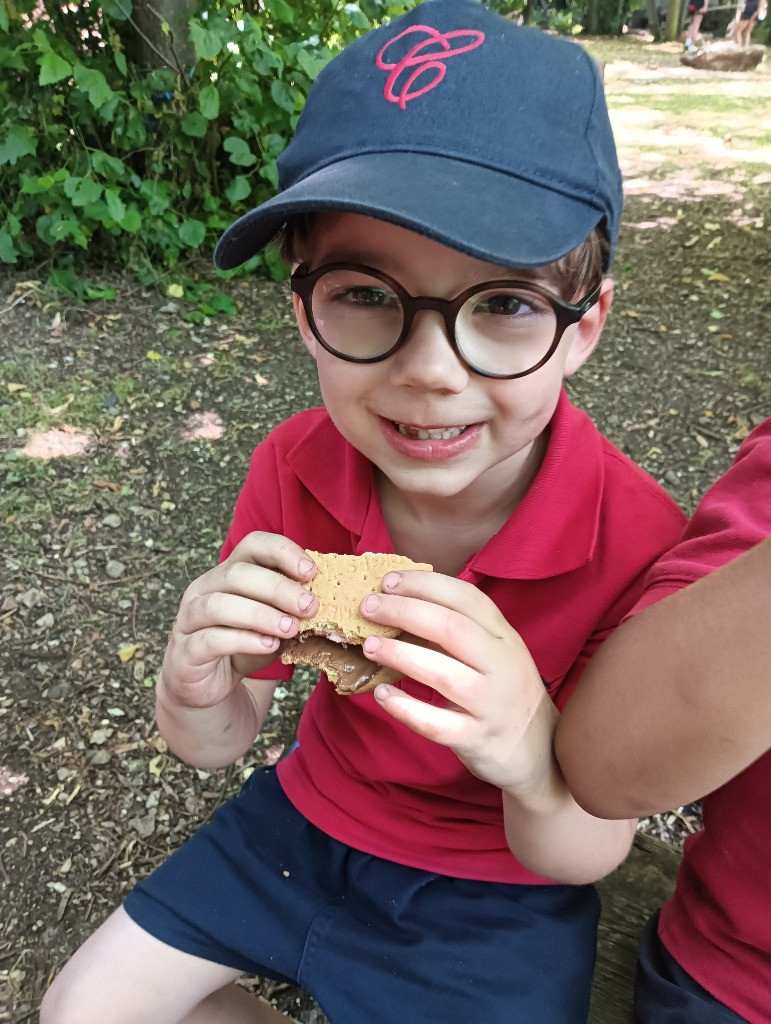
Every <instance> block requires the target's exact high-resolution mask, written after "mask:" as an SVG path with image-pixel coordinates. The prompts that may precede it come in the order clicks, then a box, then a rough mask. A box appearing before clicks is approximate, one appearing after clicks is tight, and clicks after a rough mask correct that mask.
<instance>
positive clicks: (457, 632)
mask: <svg viewBox="0 0 771 1024" xmlns="http://www.w3.org/2000/svg"><path fill="white" fill-rule="evenodd" d="M389 575H390V574H389ZM395 575H398V574H395ZM403 575H404V577H407V576H408V575H416V576H417V575H421V576H425V577H428V576H430V575H431V574H430V573H417V572H416V573H414V574H413V573H404V574H403ZM386 579H387V577H386ZM444 579H445V580H448V581H449V577H444ZM450 582H452V583H461V582H462V581H459V580H453V581H450ZM384 584H385V581H384ZM422 584H423V581H420V586H419V587H418V588H411V589H416V590H419V592H420V596H419V597H417V596H416V597H410V596H404V595H403V594H402V593H400V592H395V591H391V592H388V593H382V594H370V595H368V596H367V597H366V598H365V599H364V601H363V602H362V605H361V611H362V614H363V615H364V616H365V617H366V618H368V619H371V620H372V621H373V622H378V623H380V624H382V625H386V626H393V627H394V628H396V629H399V630H401V631H403V632H409V633H413V634H415V635H416V636H417V637H422V638H423V639H425V640H426V641H428V642H429V643H430V644H433V645H435V646H437V647H439V648H441V649H442V650H443V651H446V652H447V654H449V655H451V656H452V657H453V658H455V659H457V661H460V662H463V663H464V664H465V665H468V666H470V667H471V668H473V669H476V670H477V671H478V672H491V671H493V670H494V668H495V666H496V664H498V663H499V662H500V659H501V657H502V655H503V647H504V645H505V644H507V643H509V644H511V643H513V642H515V641H516V638H517V635H516V633H515V632H514V630H513V629H512V628H511V627H510V626H509V625H508V623H507V622H506V621H505V620H503V619H502V617H501V616H499V615H498V614H497V609H494V606H493V609H494V611H495V612H496V614H495V615H491V614H489V613H488V612H487V610H486V609H483V610H482V611H481V613H480V611H479V610H480V608H481V607H482V604H483V602H476V603H475V602H474V600H473V599H474V597H475V594H477V593H478V591H476V588H474V587H472V586H471V584H463V587H462V588H461V591H462V592H461V596H460V600H459V595H458V593H457V590H456V588H452V587H443V586H442V585H440V586H438V587H437V586H431V585H426V586H423V585H422ZM431 591H433V595H431ZM480 596H481V597H482V598H483V600H484V602H487V603H489V604H492V602H490V601H489V599H488V598H487V597H485V595H483V594H482V595H480ZM432 597H439V598H442V599H443V600H442V603H438V602H437V603H435V602H434V601H433V600H432ZM466 598H467V599H468V603H469V606H470V607H469V611H468V612H467V610H466V608H465V607H464V604H463V601H464V599H466ZM456 605H458V606H459V607H456ZM475 611H476V612H477V618H476V619H475V618H474V617H473V613H474V612H475ZM469 612H470V614H469ZM479 619H481V620H482V621H481V622H480V621H478V620H479ZM378 660H379V659H378Z"/></svg>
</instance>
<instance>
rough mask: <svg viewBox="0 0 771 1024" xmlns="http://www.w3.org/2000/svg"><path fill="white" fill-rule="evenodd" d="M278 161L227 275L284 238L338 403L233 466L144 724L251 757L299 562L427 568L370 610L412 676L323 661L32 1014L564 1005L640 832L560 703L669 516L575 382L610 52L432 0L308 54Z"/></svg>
mask: <svg viewBox="0 0 771 1024" xmlns="http://www.w3.org/2000/svg"><path fill="white" fill-rule="evenodd" d="M280 171H281V179H280V180H281V192H280V193H279V195H278V196H276V197H275V198H274V199H272V200H270V201H269V202H267V203H265V204H264V205H263V206H262V207H260V208H259V209H257V210H254V211H252V213H250V214H248V215H247V216H245V217H243V218H242V219H241V220H240V221H239V222H238V223H236V224H235V225H234V226H233V227H232V228H231V229H230V230H229V231H228V232H227V233H226V234H225V236H224V237H223V239H222V240H221V241H220V243H219V245H218V247H217V251H216V259H217V262H218V264H219V265H220V266H221V267H232V266H236V265H238V264H240V263H242V262H243V261H244V260H246V259H247V258H249V257H250V256H251V255H252V254H253V253H254V252H256V251H258V250H259V249H260V248H261V247H262V246H263V245H265V244H266V243H267V242H268V241H269V240H270V239H271V238H272V237H273V236H274V235H275V234H276V233H277V232H278V231H279V230H280V229H281V228H282V227H283V228H284V247H285V250H287V251H288V252H289V253H290V256H291V260H292V264H293V276H292V288H293V291H294V303H295V312H296V315H297V322H298V326H299V331H300V335H301V338H302V341H303V343H304V345H305V346H306V348H307V349H308V351H309V353H310V355H311V357H312V358H313V359H314V361H315V364H316V369H317V371H318V374H319V380H320V383H321V390H322V394H323V397H324V404H325V407H324V408H323V409H314V410H310V411H307V412H304V413H300V414H299V415H297V416H295V417H293V418H292V419H290V420H289V421H287V422H286V423H284V424H282V425H281V426H280V427H278V428H277V429H276V430H274V431H273V432H272V433H271V434H270V435H269V437H268V438H267V439H266V440H265V441H264V442H263V443H262V444H260V445H259V446H258V447H257V449H256V451H255V452H254V456H253V459H252V464H251V468H250V471H249V475H248V478H247V480H246V483H245V486H244V488H243V490H242V493H241V495H240V497H239V499H238V503H237V506H236V510H235V516H234V519H233V523H232V525H231V528H230V532H229V534H228V537H227V540H226V542H225V546H224V549H223V553H222V557H223V561H222V563H221V564H220V565H219V566H218V567H217V568H215V569H213V570H211V571H210V572H208V573H206V574H205V575H204V576H202V577H201V578H200V579H199V580H197V581H195V582H194V583H193V584H192V585H191V587H190V588H189V589H188V591H187V592H186V594H185V595H184V597H183V599H182V603H181V606H180V609H179V614H178V616H177V618H176V621H175V624H174V627H173V629H172V632H171V636H170V639H169V644H168V649H167V651H166V656H165V659H164V663H163V669H162V673H161V676H160V678H159V680H158V686H157V717H158V723H159V727H160V729H161V732H162V734H163V736H164V737H165V738H166V740H167V741H168V743H169V746H170V747H171V749H172V750H174V751H175V752H176V753H177V754H178V755H179V756H181V757H183V758H184V759H185V760H187V761H189V762H191V763H192V764H196V765H200V766H206V767H209V768H211V767H213V766H217V765H226V764H230V763H232V762H233V761H235V760H236V759H237V758H238V757H240V756H241V755H242V754H243V753H244V752H245V751H246V750H247V749H248V748H249V746H250V744H251V743H252V742H253V739H254V737H255V735H256V734H257V733H258V732H259V729H260V727H261V725H262V722H263V720H264V718H265V715H266V713H267V710H268V707H269V704H270V701H271V698H272V694H273V689H274V687H275V685H276V681H277V680H280V679H287V678H288V670H287V669H286V668H284V667H283V666H282V665H280V664H279V663H278V659H279V655H280V652H281V650H282V646H283V642H284V641H285V640H287V639H289V638H291V637H293V636H294V635H295V634H296V633H297V632H298V629H299V623H300V622H301V620H302V619H303V618H305V617H308V616H310V615H312V614H313V613H314V612H315V611H316V600H315V598H314V597H313V596H312V595H311V593H310V592H309V591H308V590H307V589H306V587H305V586H304V584H306V583H308V582H309V581H310V580H311V579H312V577H313V575H314V573H315V566H314V563H313V561H312V560H311V559H310V558H309V557H308V555H307V554H306V549H308V550H315V551H332V552H338V553H342V554H359V553H362V552H365V551H376V552H377V551H380V552H392V551H395V552H397V553H400V554H404V555H408V556H410V557H412V558H413V559H414V560H416V561H417V560H419V561H422V562H429V563H431V564H432V565H433V567H434V570H435V571H434V572H426V571H412V572H403V573H401V574H400V573H391V574H388V575H387V576H386V577H385V578H384V580H383V582H382V590H381V592H378V593H376V594H373V595H371V596H370V597H369V598H367V599H366V601H365V602H363V605H362V610H363V612H364V614H365V615H367V616H369V617H371V618H372V619H373V620H375V621H377V622H379V623H383V624H389V625H393V626H395V627H397V628H398V629H400V630H404V631H407V632H409V633H410V634H413V635H414V636H417V637H418V638H420V639H421V640H422V641H423V642H424V644H423V645H418V644H415V643H407V642H405V641H404V640H399V639H398V638H397V639H384V640H373V639H370V640H368V641H367V642H366V645H365V651H366V653H367V655H368V656H369V657H370V658H372V659H373V660H374V661H375V662H378V663H381V664H383V665H388V666H390V667H393V668H397V670H398V671H399V672H400V673H402V674H403V678H402V680H401V683H400V685H399V686H385V685H381V686H380V687H378V689H377V690H376V692H375V693H374V694H363V695H360V696H352V697H341V696H339V695H338V694H336V693H335V691H334V689H333V688H332V686H331V685H330V683H329V682H328V680H326V679H324V678H322V679H321V681H320V682H319V684H318V686H317V687H316V688H315V689H314V691H313V693H312V695H311V697H310V699H309V701H308V705H307V707H306V709H305V711H304V714H303V716H302V720H301V723H300V727H299V733H298V739H299V746H298V747H297V748H296V749H295V750H294V751H293V752H292V753H291V755H290V756H289V757H288V758H286V759H285V760H284V761H282V762H281V763H280V764H279V765H278V768H277V769H268V770H264V771H260V772H256V773H254V774H253V775H252V776H251V778H250V779H249V781H248V782H247V783H246V785H245V786H244V788H243V790H242V792H241V794H240V795H239V796H238V797H237V798H236V799H235V800H233V801H231V802H230V803H229V804H227V805H225V807H223V808H222V809H220V811H219V812H218V813H217V814H216V815H215V817H214V819H213V820H212V822H211V823H209V824H208V825H206V826H204V827H203V828H202V829H200V830H199V831H198V832H197V833H196V835H195V836H194V837H193V838H192V839H191V840H190V841H189V842H188V843H187V844H185V846H183V847H182V848H181V849H180V850H179V851H177V852H176V853H175V854H174V855H173V856H172V857H171V858H170V859H169V860H168V861H167V862H166V863H165V864H164V865H163V866H162V867H161V868H160V869H158V871H156V872H155V873H154V874H153V875H152V876H150V878H148V879H146V880H145V881H143V882H142V883H141V884H139V885H138V886H137V887H136V889H135V890H134V891H133V892H132V893H131V894H130V896H129V898H128V900H127V902H126V904H125V907H124V908H121V909H119V910H118V911H116V912H115V913H114V914H113V915H112V917H110V918H109V919H108V920H107V921H106V922H105V924H103V925H102V927H101V928H100V929H99V930H98V931H97V932H96V934H95V935H94V936H93V937H92V938H91V939H90V940H89V941H88V942H87V943H86V944H85V945H84V946H83V948H82V949H81V950H80V951H79V952H78V953H77V954H76V955H75V957H74V958H73V960H72V961H71V962H70V964H69V965H68V966H67V967H66V968H65V970H64V971H63V973H62V975H61V976H60V977H59V979H58V980H57V981H56V982H55V984H54V986H53V988H52V989H51V990H50V991H49V993H48V995H47V997H46V999H45V1001H44V1004H43V1012H42V1020H43V1024H69V1022H74V1021H77V1022H78V1024H91V1022H97V1021H99V1022H100V1024H101V1022H102V1021H104V1020H110V1021H111V1022H112V1024H129V1022H132V1024H133V1022H140V1021H141V1022H142V1024H145V1022H147V1021H151V1020H152V1021H153V1024H172V1022H177V1021H184V1022H185V1024H194V1022H195V1024H203V1022H206V1024H213V1022H215V1021H222V1022H226V1021H227V1022H230V1024H233V1022H243V1024H245V1022H256V1021H269V1020H274V1019H276V1017H277V1015H276V1014H275V1013H274V1012H273V1011H272V1010H271V1009H270V1008H266V1007H264V1006H260V1005H258V1004H256V1003H255V1001H254V1000H251V999H250V998H249V997H248V996H247V995H246V994H245V993H244V991H243V990H241V989H238V988H236V987H235V986H233V985H232V984H230V983H231V982H232V981H233V980H234V979H235V978H237V977H238V976H239V975H240V974H241V973H243V972H249V973H254V974H258V975H261V976H269V977H273V978H279V979H289V980H291V981H294V982H298V983H299V984H300V985H302V986H303V987H304V988H306V989H307V990H308V991H309V992H311V993H312V995H313V996H315V998H316V999H317V1000H318V1002H319V1003H320V1004H321V1006H322V1007H323V1009H324V1011H325V1012H326V1013H327V1015H328V1017H329V1018H330V1020H331V1021H332V1022H334V1024H361V1022H362V1021H365V1020H366V1021H369V1022H376V1024H377V1022H380V1024H393V1022H394V1021H399V1022H407V1024H409V1022H415V1024H418V1022H420V1024H426V1022H430V1021H448V1020H458V1021H464V1022H466V1024H474V1022H480V1024H481V1022H484V1024H489V1022H490V1021H492V1020H507V1021H523V1022H532V1021H538V1022H539V1024H584V1022H585V1021H586V1016H587V1011H588V1002H589V991H590V985H591V977H592V969H593V963H594V952H595V932H596V922H597V911H598V907H597V898H596V894H595V891H594V889H593V887H592V885H591V884H590V883H591V882H592V881H594V880H595V879H597V878H598V877H600V876H601V875H603V874H605V873H607V872H608V871H610V870H612V869H613V868H614V867H615V866H616V865H617V864H618V863H619V862H620V861H621V860H622V859H623V857H624V856H625V854H626V852H627V849H628V847H629V844H630V841H631V837H632V832H633V824H632V823H631V822H611V823H609V822H604V821H600V820H599V819H596V818H593V817H591V816H590V815H588V814H586V813H585V812H584V811H582V810H581V809H580V808H579V807H578V806H577V804H576V803H575V802H574V800H573V799H572V796H571V795H570V793H569V791H568V790H567V788H566V787H565V785H564V782H563V780H562V778H561V776H560V773H559V770H558V769H557V766H556V762H555V761H554V759H553V756H552V753H551V744H552V737H553V732H554V728H555V725H556V721H557V718H558V711H557V707H562V706H563V705H564V703H565V701H566V700H567V698H568V696H569V694H570V693H571V691H572V690H573V688H574V686H575V684H576V682H577V680H578V677H579V675H580V674H581V671H582V669H583V667H584V665H585V663H586V661H587V659H588V658H589V657H590V656H591V654H592V653H593V652H594V651H595V650H596V648H597V647H598V646H599V645H600V644H601V643H602V641H603V640H604V639H605V637H606V636H607V635H608V634H609V633H610V632H611V631H612V629H613V628H614V627H615V626H616V625H617V623H618V622H619V621H620V619H621V618H622V617H623V616H624V615H625V614H626V613H627V611H628V610H629V609H630V608H631V607H632V606H633V604H634V602H635V601H636V600H637V598H638V596H639V593H640V584H641V580H642V576H643V574H644V573H645V571H646V570H647V568H648V567H649V566H650V565H651V564H652V562H653V561H654V560H655V559H656V558H657V557H658V556H659V555H660V554H661V552H662V551H663V550H665V549H667V548H668V547H670V546H671V545H672V543H674V541H675V540H676V538H677V537H678V536H679V535H680V533H681V530H682V527H683V517H682V514H681V513H680V511H679V510H678V509H677V508H676V506H675V505H674V504H673V503H672V502H671V500H670V499H669V498H668V497H667V496H666V495H665V494H664V492H663V491H662V490H661V489H660V488H659V487H658V485H657V484H656V483H655V482H654V481H653V480H651V479H650V478H649V477H648V476H647V475H646V474H645V473H643V472H642V471H641V470H640V469H639V468H637V467H636V466H634V465H633V464H632V463H631V461H630V460H628V459H627V458H626V457H625V456H623V455H622V454H621V453H620V452H618V451H616V450H615V449H614V448H613V447H612V446H611V445H610V444H609V443H608V442H607V441H605V440H604V439H603V438H602V437H601V436H600V435H599V434H598V432H597V430H596V428H595V427H594V426H593V425H592V424H591V422H590V421H589V420H588V418H587V417H586V416H585V415H584V414H583V413H581V412H579V411H578V410H576V409H574V408H573V407H572V406H571V404H570V402H569V401H568V399H567V396H566V395H565V393H564V391H563V389H562V381H563V378H565V377H567V376H570V375H571V374H573V373H575V372H576V371H577V370H578V369H579V367H580V366H581V364H582V363H583V362H584V360H585V359H586V358H587V357H588V356H589V354H590V353H591V351H592V349H593V348H594V346H595V344H596V343H597V340H598V338H599V335H600V332H601V330H602V327H603V324H604V321H605V317H606V315H607V312H608V309H609V306H610V301H611V291H612V285H611V283H610V281H609V280H607V279H605V278H604V277H603V273H604V271H605V270H607V268H608V265H609V262H610V258H611V253H612V249H613V246H614V244H615V240H616V236H617V231H618V224H619V218H620V213H621V205H622V195H621V180H620V174H619V170H618V165H617V161H616V155H615V148H614V145H613V139H612V134H611V131H610V126H609V121H608V116H607V110H606V107H605V102H604V97H603V92H602V85H601V82H600V79H599V76H598V73H597V69H596V67H595V65H594V63H593V61H592V60H591V59H590V58H589V57H588V56H587V54H586V53H585V52H584V51H583V50H582V49H581V48H579V47H576V46H574V45H573V44H570V43H567V42H564V41H561V40H558V39H554V38H551V37H549V36H547V35H544V34H541V33H538V32H536V31H532V30H528V29H522V28H519V27H517V26H516V25H514V24H513V23H512V22H510V21H507V20H505V19H502V18H500V17H499V16H497V15H495V14H493V13H491V12H490V11H488V10H486V9H485V8H484V7H483V6H481V5H480V4H477V3H474V2H469V0H440V2H431V3H426V4H423V5H422V6H420V7H418V8H416V9H414V10H413V11H412V12H411V13H410V14H408V15H406V16H404V17H402V18H399V19H397V20H395V21H393V22H392V23H391V24H389V25H388V26H386V27H384V28H380V29H378V30H376V31H374V32H372V33H370V34H368V35H367V36H365V37H364V38H362V39H360V40H359V41H357V42H355V43H354V44H353V45H351V46H350V47H348V48H347V49H346V50H345V51H344V52H343V53H342V54H341V55H340V56H339V57H338V58H336V59H335V60H334V61H333V62H332V63H331V64H330V65H328V67H327V68H326V69H325V70H324V71H323V72H322V74H321V75H320V76H319V78H318V80H317V81H316V83H315V84H314V87H313V89H312V91H311V94H310V96H309V98H308V101H307V104H306V107H305V110H304V112H303V114H302V116H301V118H300V120H299V123H298V126H297V131H296V135H295V138H294V140H293V141H292V143H291V144H290V145H289V147H288V148H287V150H286V152H285V154H284V156H283V157H282V160H281V168H280ZM515 628H516V630H517V631H518V632H515ZM518 634H521V636H522V640H521V639H520V636H519V635H518ZM523 640H524V642H525V643H526V644H527V645H528V646H529V647H530V649H531V650H532V651H533V652H534V655H535V664H534V665H532V668H531V671H530V672H529V674H527V675H526V676H524V677H522V678H518V679H515V678H514V677H513V676H512V674H511V671H510V666H511V665H513V664H514V663H515V662H517V661H518V659H519V652H520V650H521V649H522V642H523ZM536 665H537V668H536Z"/></svg>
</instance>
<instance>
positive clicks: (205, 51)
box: [190, 21, 222, 60]
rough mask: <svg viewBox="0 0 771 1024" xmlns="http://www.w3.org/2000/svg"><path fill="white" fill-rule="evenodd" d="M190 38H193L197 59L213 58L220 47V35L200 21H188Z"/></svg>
mask: <svg viewBox="0 0 771 1024" xmlns="http://www.w3.org/2000/svg"><path fill="white" fill-rule="evenodd" d="M190 38H191V39H192V40H193V46H194V48H195V55H196V57H197V58H198V59H199V60H213V59H214V58H215V57H216V56H217V54H218V53H219V52H220V50H221V49H222V37H221V36H219V35H218V34H217V33H216V32H213V31H212V30H211V29H208V28H204V27H203V25H201V24H200V22H197V21H191V22H190Z"/></svg>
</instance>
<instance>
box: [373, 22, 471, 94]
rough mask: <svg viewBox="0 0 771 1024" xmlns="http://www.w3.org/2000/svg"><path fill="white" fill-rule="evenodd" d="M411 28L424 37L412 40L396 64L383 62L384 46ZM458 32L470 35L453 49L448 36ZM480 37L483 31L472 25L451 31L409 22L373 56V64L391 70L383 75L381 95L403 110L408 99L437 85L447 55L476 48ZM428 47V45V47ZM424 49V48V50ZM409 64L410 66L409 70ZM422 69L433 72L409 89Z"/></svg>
mask: <svg viewBox="0 0 771 1024" xmlns="http://www.w3.org/2000/svg"><path fill="white" fill-rule="evenodd" d="M412 32H421V33H424V38H423V39H422V40H421V41H419V42H417V43H415V45H414V46H413V47H412V49H410V50H408V51H407V53H405V55H404V56H403V57H402V58H401V60H400V61H398V62H397V63H396V64H388V63H386V61H385V59H384V58H385V52H386V50H387V49H388V47H389V46H391V45H392V44H393V43H396V42H398V40H400V39H403V38H404V36H407V35H410V33H412ZM458 36H464V37H465V38H466V39H468V38H469V37H471V41H470V42H469V43H466V45H465V46H458V47H456V49H452V46H451V43H450V40H451V39H455V38H457V37H458ZM484 38H485V34H484V32H477V31H476V29H463V28H460V29H456V30H455V31H454V32H437V30H436V29H435V28H431V27H430V26H429V25H413V26H412V27H411V28H407V29H405V30H404V32H400V33H399V35H398V36H394V38H393V39H389V41H388V42H387V43H386V44H385V46H384V47H383V48H382V49H381V50H380V52H379V53H378V55H377V57H376V58H375V64H376V65H377V67H378V68H379V69H380V70H381V71H390V72H391V73H390V74H389V76H388V78H387V79H386V84H385V86H384V88H383V95H384V96H385V98H386V99H387V100H388V102H389V103H398V104H399V106H400V107H401V109H402V110H404V109H405V107H406V106H407V102H408V100H414V99H417V97H418V96H422V95H423V93H426V92H430V90H431V89H435V88H436V86H437V85H439V83H440V82H441V81H442V79H443V78H444V76H445V75H446V74H447V65H446V64H445V63H444V62H445V61H446V60H447V58H448V57H457V56H458V54H460V53H467V52H468V51H469V50H476V48H477V47H478V46H481V45H482V43H483V42H484ZM429 47H432V49H431V50H428V48H429ZM427 50H428V52H426V51H427ZM410 68H413V69H414V70H412V71H410V70H409V69H410ZM402 72H405V73H406V74H407V77H406V79H403V80H402V85H401V88H399V90H398V92H397V91H396V90H395V87H396V85H397V79H398V78H399V76H400V75H401V74H402ZM426 72H430V73H432V74H433V77H432V78H431V80H430V81H428V82H426V83H425V84H424V85H422V86H421V87H420V88H419V89H415V90H413V89H412V85H413V84H414V83H415V82H416V81H417V80H418V78H420V76H421V75H423V74H425V73H426Z"/></svg>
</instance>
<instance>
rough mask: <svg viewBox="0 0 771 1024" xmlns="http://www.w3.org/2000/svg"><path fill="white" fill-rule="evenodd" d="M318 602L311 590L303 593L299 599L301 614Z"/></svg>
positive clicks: (298, 604)
mask: <svg viewBox="0 0 771 1024" xmlns="http://www.w3.org/2000/svg"><path fill="white" fill-rule="evenodd" d="M315 601H316V595H315V594H312V593H311V592H310V591H309V590H305V591H303V593H302V594H301V595H300V597H299V598H298V599H297V607H298V608H299V609H300V611H301V612H307V611H308V609H309V608H310V606H311V605H312V604H314V603H315Z"/></svg>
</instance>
